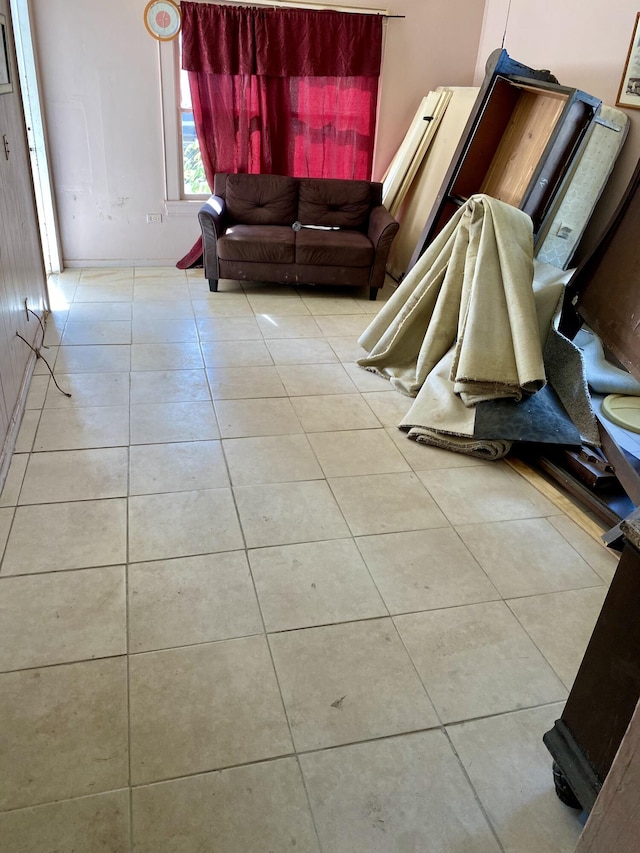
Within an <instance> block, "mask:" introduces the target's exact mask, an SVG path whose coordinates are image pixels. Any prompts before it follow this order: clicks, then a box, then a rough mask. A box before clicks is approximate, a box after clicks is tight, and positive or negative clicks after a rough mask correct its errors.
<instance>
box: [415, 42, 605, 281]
mask: <svg viewBox="0 0 640 853" xmlns="http://www.w3.org/2000/svg"><path fill="white" fill-rule="evenodd" d="M600 105H601V101H599V100H598V99H597V98H594V97H592V96H591V95H588V94H586V93H585V92H581V91H580V90H579V89H570V88H567V87H565V86H560V85H559V84H558V81H557V80H556V78H555V77H554V76H553V75H552V74H551V73H550V72H548V71H535V70H534V69H532V68H528V67H527V66H526V65H522V64H521V63H519V62H516V61H515V60H513V59H511V57H510V56H509V55H508V54H507V52H506V51H505V50H497V51H494V53H492V54H491V56H490V58H489V61H488V63H487V68H486V75H485V79H484V82H483V84H482V87H481V88H480V92H479V94H478V97H477V100H476V103H475V105H474V108H473V110H472V112H471V115H470V117H469V120H468V122H467V125H466V127H465V129H464V132H463V134H462V138H461V140H460V143H459V145H458V148H457V150H456V152H455V154H454V156H453V160H452V162H451V166H450V167H449V170H448V172H447V175H446V177H445V179H444V182H443V185H442V188H441V190H440V192H439V194H438V196H437V198H436V202H435V204H434V206H433V209H432V211H431V213H430V215H429V218H428V220H427V223H426V226H425V228H424V231H423V233H422V236H421V238H420V240H419V241H418V244H417V246H416V249H415V251H414V254H413V257H412V259H411V263H410V266H413V265H414V263H415V262H416V261H417V259H418V258H419V257H420V255H421V254H422V252H423V251H424V250H425V248H426V247H427V246H428V245H429V243H431V241H432V240H433V238H434V237H435V236H436V235H437V234H438V232H439V231H440V230H441V229H442V228H443V227H444V226H445V225H446V223H447V222H448V221H449V219H450V218H451V217H452V216H453V215H454V213H455V212H456V210H457V209H458V208H459V207H460V206H461V205H462V204H464V202H465V201H466V200H467V199H468V198H469V196H471V195H473V194H475V193H486V194H487V195H490V196H493V197H494V198H497V199H500V200H501V201H504V202H506V203H507V204H512V205H514V207H519V208H520V209H522V210H524V211H525V212H526V213H528V214H529V215H530V216H531V219H532V220H533V230H534V238H535V240H536V241H537V240H539V239H541V237H542V236H544V234H545V228H546V226H548V224H549V222H550V221H551V215H552V213H553V212H554V211H555V208H556V206H557V204H558V203H559V201H560V198H561V196H562V191H563V188H564V186H565V184H566V181H567V179H568V177H569V175H570V171H571V165H572V162H573V161H574V159H575V157H576V155H577V154H578V152H579V151H580V150H581V147H582V145H583V144H584V143H585V142H586V140H587V136H588V133H589V130H590V129H591V127H592V123H593V120H594V118H595V117H596V115H597V112H598V110H599V108H600Z"/></svg>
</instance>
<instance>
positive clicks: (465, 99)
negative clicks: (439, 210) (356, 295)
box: [387, 87, 478, 278]
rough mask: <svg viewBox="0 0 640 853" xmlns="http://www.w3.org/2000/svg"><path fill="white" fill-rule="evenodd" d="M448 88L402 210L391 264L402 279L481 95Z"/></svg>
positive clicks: (390, 269)
mask: <svg viewBox="0 0 640 853" xmlns="http://www.w3.org/2000/svg"><path fill="white" fill-rule="evenodd" d="M438 91H439V90H438ZM448 91H450V92H451V94H452V97H451V101H450V102H449V104H448V106H447V109H446V112H445V114H444V117H443V119H442V121H441V123H440V127H439V128H438V132H437V133H436V135H435V138H434V140H433V143H432V144H431V147H430V148H429V152H428V154H427V156H426V157H425V158H424V160H423V161H422V165H421V166H420V168H419V169H418V173H417V175H416V177H415V180H414V182H413V183H412V185H411V187H410V188H409V191H408V192H407V196H406V199H405V201H404V203H403V205H402V207H401V208H400V211H399V212H398V217H397V218H398V219H399V221H400V230H399V231H398V234H397V236H396V239H395V240H394V241H393V244H392V246H391V253H390V255H389V261H388V263H387V269H388V270H389V272H390V273H391V275H393V276H394V277H395V278H401V277H402V276H403V275H404V273H405V272H406V270H407V267H408V265H409V260H410V258H411V253H412V252H413V250H414V248H415V245H416V243H417V241H418V239H419V237H420V234H421V233H422V229H423V228H424V224H425V222H426V219H427V216H428V214H429V211H430V210H431V208H432V207H433V205H434V203H435V200H436V197H437V195H438V190H439V189H440V187H441V186H442V181H443V179H444V176H445V175H446V173H447V169H448V167H449V164H450V163H451V159H452V157H453V154H454V152H455V150H456V146H457V145H458V143H459V141H460V137H461V135H462V131H463V129H464V126H465V123H466V121H467V119H468V118H469V114H470V112H471V109H472V108H473V104H474V102H475V100H476V98H477V96H478V89H477V88H473V87H468V88H467V87H451V88H450V89H448Z"/></svg>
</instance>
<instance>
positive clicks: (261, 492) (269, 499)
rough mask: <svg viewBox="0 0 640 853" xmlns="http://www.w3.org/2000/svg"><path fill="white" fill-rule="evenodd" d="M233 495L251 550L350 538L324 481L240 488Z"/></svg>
mask: <svg viewBox="0 0 640 853" xmlns="http://www.w3.org/2000/svg"><path fill="white" fill-rule="evenodd" d="M234 492H235V496H236V502H237V505H238V513H239V515H240V521H241V524H242V529H243V531H244V535H245V538H246V541H247V547H248V548H259V547H260V546H267V545H289V544H293V543H296V542H318V541H320V540H323V539H341V538H344V537H345V536H348V535H349V528H348V527H347V525H346V524H345V521H344V518H343V517H342V513H341V512H340V510H339V508H338V505H337V504H336V501H335V499H334V497H333V495H332V494H331V492H330V490H329V487H328V486H327V484H326V483H325V482H323V481H320V480H312V481H310V482H303V483H270V484H268V485H261V486H237V487H236V488H235V489H234Z"/></svg>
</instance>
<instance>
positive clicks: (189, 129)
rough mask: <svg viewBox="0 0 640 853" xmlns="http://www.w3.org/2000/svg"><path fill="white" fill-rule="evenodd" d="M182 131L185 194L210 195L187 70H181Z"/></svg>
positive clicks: (183, 185)
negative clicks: (192, 106) (197, 134)
mask: <svg viewBox="0 0 640 853" xmlns="http://www.w3.org/2000/svg"><path fill="white" fill-rule="evenodd" d="M180 133H181V138H182V191H183V194H184V195H185V196H193V195H208V194H209V185H208V183H207V179H206V177H205V174H204V165H203V163H202V157H201V155H200V146H199V144H198V137H197V136H196V126H195V123H194V120H193V111H192V109H191V92H190V91H189V78H188V76H187V72H186V71H183V70H182V69H181V70H180Z"/></svg>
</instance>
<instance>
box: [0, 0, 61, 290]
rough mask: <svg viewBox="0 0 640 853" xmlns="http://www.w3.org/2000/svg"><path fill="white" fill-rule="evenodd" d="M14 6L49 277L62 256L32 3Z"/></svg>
mask: <svg viewBox="0 0 640 853" xmlns="http://www.w3.org/2000/svg"><path fill="white" fill-rule="evenodd" d="M10 6H11V18H12V21H13V31H14V36H15V48H16V60H17V64H18V73H19V76H20V89H21V94H22V105H23V109H24V117H25V125H26V131H27V143H28V145H29V157H30V161H31V173H32V176H33V189H34V194H35V201H36V210H37V213H38V224H39V227H40V239H41V242H42V255H43V258H44V265H45V271H46V273H47V275H51V274H52V273H59V272H62V269H63V266H62V253H61V250H60V240H59V235H58V223H57V218H56V211H55V204H54V198H53V188H52V185H51V171H50V168H49V157H48V153H47V144H46V137H45V132H44V122H43V118H42V109H41V106H40V105H41V100H40V90H39V87H38V78H37V74H36V59H35V53H34V49H33V39H32V31H31V19H30V16H29V2H28V0H10Z"/></svg>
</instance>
